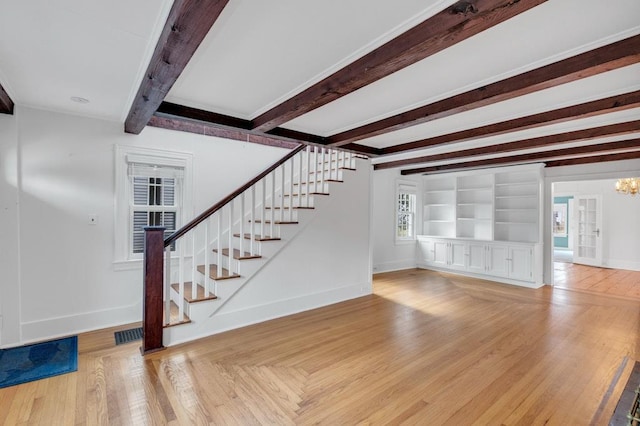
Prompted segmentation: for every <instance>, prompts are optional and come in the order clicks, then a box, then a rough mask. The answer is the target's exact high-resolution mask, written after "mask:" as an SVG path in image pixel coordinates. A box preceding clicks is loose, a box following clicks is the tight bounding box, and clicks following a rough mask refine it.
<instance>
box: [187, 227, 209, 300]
mask: <svg viewBox="0 0 640 426" xmlns="http://www.w3.org/2000/svg"><path fill="white" fill-rule="evenodd" d="M204 226H205V228H206V227H207V221H205V222H204ZM197 229H198V228H196V229H193V230H192V231H191V298H192V299H196V298H197V297H198V283H197V282H196V230H197ZM205 234H206V230H205ZM205 253H206V235H205Z"/></svg>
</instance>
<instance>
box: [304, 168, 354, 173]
mask: <svg viewBox="0 0 640 426" xmlns="http://www.w3.org/2000/svg"><path fill="white" fill-rule="evenodd" d="M334 170H335V169H334ZM338 170H350V171H352V172H355V171H356V169H354V168H352V167H338ZM324 172H325V173H329V172H330V170H329V169H324ZM315 173H322V170H320V171H317V172H316V171H310V172H309V174H310V175H313V174H315Z"/></svg>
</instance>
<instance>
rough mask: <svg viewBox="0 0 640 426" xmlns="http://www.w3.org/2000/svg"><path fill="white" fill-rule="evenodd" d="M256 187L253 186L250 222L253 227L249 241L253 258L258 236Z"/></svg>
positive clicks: (251, 227)
mask: <svg viewBox="0 0 640 426" xmlns="http://www.w3.org/2000/svg"><path fill="white" fill-rule="evenodd" d="M255 213H256V186H255V185H253V186H251V217H250V219H249V220H251V226H250V227H249V237H251V239H250V240H249V253H250V254H251V255H252V256H253V255H254V254H256V252H255V247H254V241H253V240H255V234H256V225H255V223H256V214H255Z"/></svg>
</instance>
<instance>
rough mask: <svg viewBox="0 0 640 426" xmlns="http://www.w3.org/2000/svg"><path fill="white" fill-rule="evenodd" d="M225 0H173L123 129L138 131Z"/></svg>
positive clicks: (173, 80)
mask: <svg viewBox="0 0 640 426" xmlns="http://www.w3.org/2000/svg"><path fill="white" fill-rule="evenodd" d="M227 2H228V0H210V1H199V0H175V1H174V3H173V7H172V8H171V11H170V12H169V17H168V18H167V22H166V23H165V25H164V29H163V30H162V33H161V35H160V39H159V40H158V44H157V45H156V48H155V51H154V52H153V56H152V58H151V62H150V63H149V66H148V68H147V71H146V73H145V76H144V78H143V79H142V83H141V84H140V88H139V89H138V93H137V94H136V97H135V99H134V101H133V104H132V105H131V109H130V110H129V115H128V116H127V119H126V121H125V127H124V128H125V132H127V133H134V134H139V133H140V132H141V131H142V129H144V126H146V125H147V123H148V122H149V119H151V116H152V115H153V114H154V113H155V111H156V110H157V109H158V107H159V106H160V104H161V103H162V101H163V100H164V98H165V97H166V96H167V93H169V90H170V89H171V87H172V86H173V84H174V83H175V82H176V80H177V79H178V77H179V76H180V74H181V73H182V71H183V70H184V68H185V67H186V66H187V63H188V62H189V60H190V59H191V57H192V56H193V54H194V53H195V51H196V49H197V48H198V46H200V43H201V42H202V40H203V39H204V38H205V36H206V35H207V33H208V32H209V30H210V29H211V27H212V26H213V24H214V23H215V22H216V20H217V19H218V17H219V16H220V14H221V13H222V10H223V9H224V7H225V6H226V5H227Z"/></svg>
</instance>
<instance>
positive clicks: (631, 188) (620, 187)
mask: <svg viewBox="0 0 640 426" xmlns="http://www.w3.org/2000/svg"><path fill="white" fill-rule="evenodd" d="M638 188H640V178H624V179H618V181H617V182H616V191H617V192H618V193H620V194H631V195H636V194H637V193H638Z"/></svg>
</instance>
